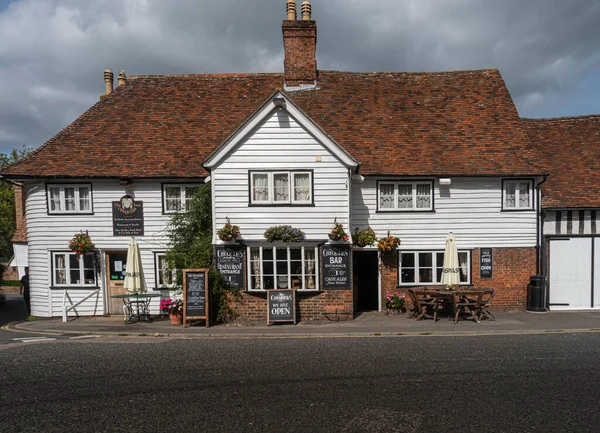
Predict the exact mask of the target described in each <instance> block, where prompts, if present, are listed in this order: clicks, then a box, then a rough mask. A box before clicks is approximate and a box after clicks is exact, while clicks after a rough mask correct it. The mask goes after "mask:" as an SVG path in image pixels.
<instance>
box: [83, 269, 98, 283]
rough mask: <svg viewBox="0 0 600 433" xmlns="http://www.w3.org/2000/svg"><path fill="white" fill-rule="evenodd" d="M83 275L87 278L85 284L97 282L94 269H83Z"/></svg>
mask: <svg viewBox="0 0 600 433" xmlns="http://www.w3.org/2000/svg"><path fill="white" fill-rule="evenodd" d="M83 276H84V278H85V284H94V283H95V272H94V270H93V269H86V270H85V271H83Z"/></svg>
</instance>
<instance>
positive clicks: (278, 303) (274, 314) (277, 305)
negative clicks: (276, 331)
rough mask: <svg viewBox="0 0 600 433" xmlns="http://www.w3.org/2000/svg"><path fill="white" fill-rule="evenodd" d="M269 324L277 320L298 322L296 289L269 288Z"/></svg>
mask: <svg viewBox="0 0 600 433" xmlns="http://www.w3.org/2000/svg"><path fill="white" fill-rule="evenodd" d="M267 308H268V310H267V326H269V325H271V323H275V322H293V323H294V325H295V324H296V290H294V289H279V290H267Z"/></svg>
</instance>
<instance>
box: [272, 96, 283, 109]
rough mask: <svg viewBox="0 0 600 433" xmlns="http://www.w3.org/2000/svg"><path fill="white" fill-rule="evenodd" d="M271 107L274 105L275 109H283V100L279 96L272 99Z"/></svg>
mask: <svg viewBox="0 0 600 433" xmlns="http://www.w3.org/2000/svg"><path fill="white" fill-rule="evenodd" d="M273 105H275V106H276V107H285V99H284V98H282V97H281V96H278V97H277V98H273Z"/></svg>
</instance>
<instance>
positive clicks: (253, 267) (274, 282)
mask: <svg viewBox="0 0 600 433" xmlns="http://www.w3.org/2000/svg"><path fill="white" fill-rule="evenodd" d="M318 256H319V254H318V247H317V246H302V247H290V246H270V245H269V246H256V247H248V282H249V284H248V290H274V289H288V288H289V289H297V290H319V267H318V263H317V262H318V261H317V257H318Z"/></svg>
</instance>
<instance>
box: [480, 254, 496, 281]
mask: <svg viewBox="0 0 600 433" xmlns="http://www.w3.org/2000/svg"><path fill="white" fill-rule="evenodd" d="M492 263H493V261H492V249H491V248H481V249H480V250H479V277H480V278H492V271H493V265H492Z"/></svg>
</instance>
